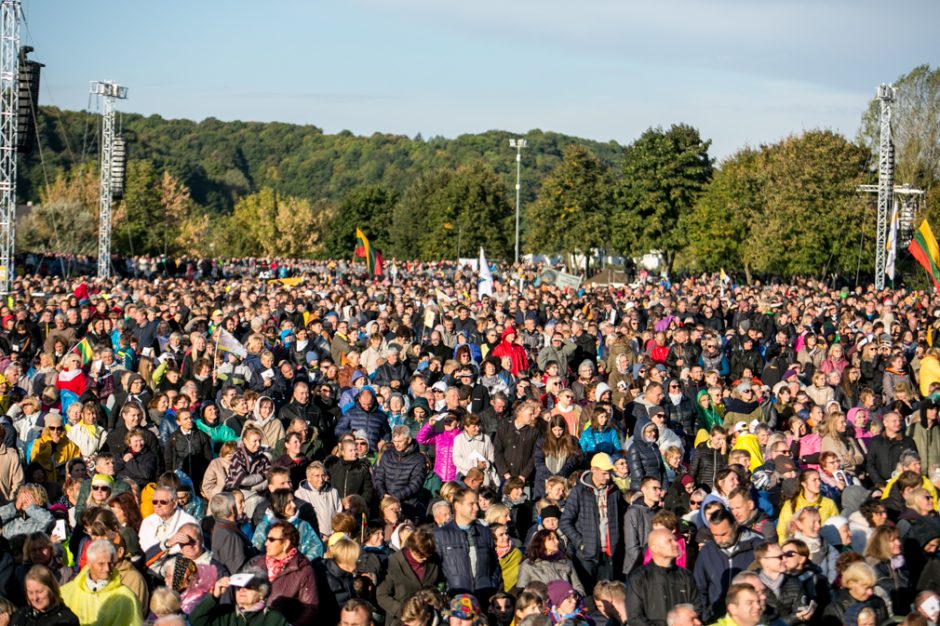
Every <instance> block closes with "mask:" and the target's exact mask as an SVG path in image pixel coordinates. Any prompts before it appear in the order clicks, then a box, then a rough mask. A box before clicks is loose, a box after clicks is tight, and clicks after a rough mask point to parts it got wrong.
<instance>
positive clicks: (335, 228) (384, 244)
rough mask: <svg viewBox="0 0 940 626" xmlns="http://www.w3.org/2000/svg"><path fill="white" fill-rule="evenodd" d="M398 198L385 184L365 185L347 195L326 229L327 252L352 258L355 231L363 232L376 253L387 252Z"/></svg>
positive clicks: (329, 254)
mask: <svg viewBox="0 0 940 626" xmlns="http://www.w3.org/2000/svg"><path fill="white" fill-rule="evenodd" d="M399 195H400V194H399V193H398V191H397V190H395V189H394V188H391V187H387V186H385V185H365V186H363V187H357V188H355V189H353V190H352V191H350V192H349V193H347V194H346V195H345V196H344V197H343V200H342V201H341V202H340V203H339V205H338V206H337V208H336V211H335V213H334V214H333V215H332V218H331V219H330V222H329V224H328V225H327V227H326V232H325V234H324V241H323V249H324V253H325V254H326V255H327V256H330V257H333V258H345V257H348V256H350V255H351V254H352V251H353V250H354V248H355V246H356V228H361V229H362V232H364V233H365V234H366V237H368V238H369V242H370V243H371V244H372V245H373V246H375V248H376V249H377V250H381V251H384V250H387V249H388V246H389V244H390V241H389V224H390V223H391V217H392V210H393V209H394V207H395V203H396V202H398V199H399Z"/></svg>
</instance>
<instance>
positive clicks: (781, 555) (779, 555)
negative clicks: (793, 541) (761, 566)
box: [763, 552, 796, 561]
mask: <svg viewBox="0 0 940 626" xmlns="http://www.w3.org/2000/svg"><path fill="white" fill-rule="evenodd" d="M793 554H796V552H793V553H791V556H792V555H793ZM763 558H765V559H773V560H775V561H779V560H781V559H783V558H784V554H783V553H781V554H778V555H777V556H770V555H767V556H764V557H763Z"/></svg>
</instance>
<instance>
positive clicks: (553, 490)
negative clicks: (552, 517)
mask: <svg viewBox="0 0 940 626" xmlns="http://www.w3.org/2000/svg"><path fill="white" fill-rule="evenodd" d="M545 499H546V500H548V501H549V502H550V503H551V504H554V505H555V506H557V507H558V508H559V509H562V510H564V508H565V500H567V499H568V481H567V480H565V479H564V478H562V477H561V476H552V477H551V478H548V479H546V480H545Z"/></svg>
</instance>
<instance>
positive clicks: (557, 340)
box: [536, 332, 578, 378]
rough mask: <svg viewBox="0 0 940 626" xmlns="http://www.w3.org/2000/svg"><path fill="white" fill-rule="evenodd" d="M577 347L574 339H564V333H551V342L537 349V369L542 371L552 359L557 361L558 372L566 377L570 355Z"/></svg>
mask: <svg viewBox="0 0 940 626" xmlns="http://www.w3.org/2000/svg"><path fill="white" fill-rule="evenodd" d="M577 348H578V346H577V344H576V343H575V342H574V341H571V340H570V339H569V340H568V341H565V337H564V335H562V334H561V333H558V332H556V333H553V334H552V340H551V342H550V343H549V344H548V345H547V346H545V347H544V348H542V349H541V350H539V353H538V356H537V357H536V362H537V363H538V366H539V370H541V371H543V372H544V371H545V369H546V368H547V367H548V364H549V363H551V362H552V361H554V362H555V363H558V373H559V374H560V375H561V376H564V377H566V378H567V376H568V366H569V363H570V359H571V355H573V354H574V352H575V350H577Z"/></svg>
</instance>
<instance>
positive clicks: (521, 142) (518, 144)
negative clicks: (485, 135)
mask: <svg viewBox="0 0 940 626" xmlns="http://www.w3.org/2000/svg"><path fill="white" fill-rule="evenodd" d="M509 147H510V148H515V149H516V263H518V262H519V201H520V191H521V190H522V184H521V176H522V149H523V148H528V147H529V142H527V141H526V140H525V139H510V140H509Z"/></svg>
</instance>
